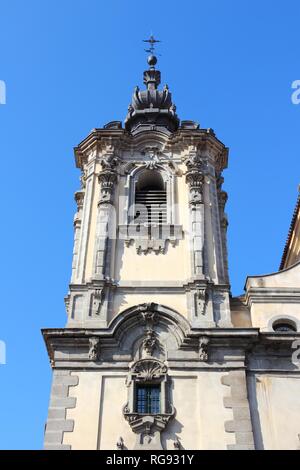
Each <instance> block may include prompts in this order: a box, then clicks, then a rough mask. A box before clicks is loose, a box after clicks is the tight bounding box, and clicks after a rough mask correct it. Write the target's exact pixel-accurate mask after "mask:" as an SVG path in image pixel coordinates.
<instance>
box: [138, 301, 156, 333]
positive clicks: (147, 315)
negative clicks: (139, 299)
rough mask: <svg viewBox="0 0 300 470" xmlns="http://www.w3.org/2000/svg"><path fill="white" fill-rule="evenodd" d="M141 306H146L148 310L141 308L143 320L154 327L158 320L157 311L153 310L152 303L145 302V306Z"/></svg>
mask: <svg viewBox="0 0 300 470" xmlns="http://www.w3.org/2000/svg"><path fill="white" fill-rule="evenodd" d="M139 308H145V309H146V310H140V312H141V316H142V322H143V323H144V324H145V325H149V326H151V327H153V325H155V324H156V323H157V322H158V317H157V313H156V312H154V311H152V310H151V308H152V304H145V306H144V307H143V306H140V307H139Z"/></svg>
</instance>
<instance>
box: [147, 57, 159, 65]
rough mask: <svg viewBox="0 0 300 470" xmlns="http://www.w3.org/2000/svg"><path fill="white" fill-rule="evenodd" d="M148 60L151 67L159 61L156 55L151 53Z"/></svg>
mask: <svg viewBox="0 0 300 470" xmlns="http://www.w3.org/2000/svg"><path fill="white" fill-rule="evenodd" d="M147 62H148V64H149V65H150V67H154V66H155V64H156V62H157V58H156V57H155V55H149V57H148V59H147Z"/></svg>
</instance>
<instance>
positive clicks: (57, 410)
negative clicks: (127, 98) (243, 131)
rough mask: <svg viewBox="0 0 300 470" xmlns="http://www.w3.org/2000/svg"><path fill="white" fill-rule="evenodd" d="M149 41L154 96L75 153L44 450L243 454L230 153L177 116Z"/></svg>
mask: <svg viewBox="0 0 300 470" xmlns="http://www.w3.org/2000/svg"><path fill="white" fill-rule="evenodd" d="M149 41H150V44H151V49H150V52H151V54H150V56H149V57H148V67H147V70H146V71H145V72H144V75H143V82H144V86H145V87H144V89H139V87H135V89H134V92H133V95H132V99H131V103H130V105H129V107H128V112H127V116H126V119H125V123H124V125H122V122H119V121H113V122H109V123H108V124H106V125H105V126H103V128H97V129H93V130H92V131H91V133H90V134H89V135H88V136H87V137H86V138H85V139H84V140H83V141H82V142H81V143H80V144H79V145H78V146H77V147H76V148H75V161H76V166H77V168H79V169H80V171H81V186H80V188H79V189H78V191H77V192H76V193H75V201H76V204H77V212H76V214H75V217H74V249H73V262H72V276H71V282H70V286H69V292H68V295H67V297H66V299H65V303H66V310H67V323H66V327H65V328H61V329H46V330H43V334H44V338H45V341H46V344H47V349H48V352H49V356H50V360H51V365H52V368H53V385H52V390H51V398H50V405H49V416H48V421H47V426H46V432H45V448H47V449H94V450H96V449H100V450H101V449H128V450H134V449H146V450H147V449H174V448H175V449H176V448H177V449H179V448H182V449H207V448H224V449H226V448H230V447H232V448H234V447H235V445H236V439H235V430H234V426H233V429H230V425H229V426H227V427H226V426H224V422H229V423H230V422H234V421H233V416H232V408H233V404H232V401H233V400H231V401H230V396H231V395H230V393H229V392H230V387H231V388H232V387H233V388H234V385H232V384H233V383H234V380H239V381H240V383H242V384H244V380H245V377H244V371H243V365H244V363H243V354H241V351H240V349H241V347H240V343H239V341H238V340H237V341H235V336H236V334H235V333H234V328H233V327H232V324H231V315H230V304H229V300H230V292H229V291H230V286H229V279H228V265H227V242H226V230H227V218H226V214H225V212H224V208H225V204H226V200H227V194H226V192H225V191H224V190H223V189H222V183H223V176H222V172H223V170H224V169H225V168H226V167H227V159H228V149H227V148H226V147H225V146H224V144H223V143H222V142H221V141H220V140H219V139H218V138H217V137H216V135H215V133H214V131H213V130H212V129H203V128H201V127H200V125H199V124H197V123H196V122H194V121H180V119H179V117H178V115H177V111H176V106H175V104H174V101H173V98H172V95H171V92H170V90H169V88H168V86H167V85H164V86H163V87H162V86H161V74H160V71H159V70H158V69H157V68H156V65H157V58H156V57H155V55H154V52H153V47H152V46H153V43H154V42H155V40H154V38H153V37H151V38H150V40H149ZM232 380H233V382H232ZM242 388H243V385H242ZM242 393H244V395H245V393H246V392H242ZM244 395H243V396H242V397H240V398H241V400H242V399H244V400H245V404H244V408H245V410H244V413H245V416H246V417H247V416H248V415H249V407H248V402H247V400H246V398H245V396H244ZM226 397H227V404H226V400H225V402H224V399H225V398H226ZM247 432H248V435H247V439H248V440H246V444H245V446H246V447H247V446H248V447H249V448H252V446H253V438H252V431H251V429H249V431H247Z"/></svg>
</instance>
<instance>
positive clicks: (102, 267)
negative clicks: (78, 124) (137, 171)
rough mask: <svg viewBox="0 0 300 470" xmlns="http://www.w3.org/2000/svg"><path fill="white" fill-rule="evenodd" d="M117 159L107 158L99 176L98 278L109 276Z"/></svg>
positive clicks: (95, 270) (95, 269) (96, 266)
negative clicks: (109, 251)
mask: <svg viewBox="0 0 300 470" xmlns="http://www.w3.org/2000/svg"><path fill="white" fill-rule="evenodd" d="M115 166H116V162H115V160H114V159H113V160H106V163H105V164H104V163H102V168H103V171H101V173H100V174H99V176H98V180H99V184H100V197H99V201H98V214H97V226H96V242H95V252H94V264H93V278H94V279H97V280H101V279H105V277H106V276H109V274H110V273H109V272H108V270H107V269H106V255H107V252H108V249H109V244H110V243H109V242H110V241H111V238H112V235H113V230H114V229H115V224H116V221H115V220H114V217H115V209H114V206H113V202H114V188H115V184H116V182H117V179H118V177H117V173H116V170H115Z"/></svg>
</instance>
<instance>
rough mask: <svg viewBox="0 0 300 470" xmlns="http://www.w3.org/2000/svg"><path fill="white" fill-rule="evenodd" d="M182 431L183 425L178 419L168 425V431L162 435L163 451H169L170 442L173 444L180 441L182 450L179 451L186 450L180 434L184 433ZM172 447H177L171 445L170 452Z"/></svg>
mask: <svg viewBox="0 0 300 470" xmlns="http://www.w3.org/2000/svg"><path fill="white" fill-rule="evenodd" d="M182 429H183V425H182V424H181V423H180V422H179V421H178V420H177V419H176V418H175V419H173V420H172V421H170V423H169V424H168V427H167V430H166V431H165V432H164V433H162V435H161V443H162V446H163V449H167V442H168V441H171V442H173V443H174V442H178V441H179V443H180V448H179V449H178V450H184V447H183V445H182V443H181V440H180V434H181V432H182ZM172 447H173V448H174V449H175V446H172V445H171V449H170V450H172Z"/></svg>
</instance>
